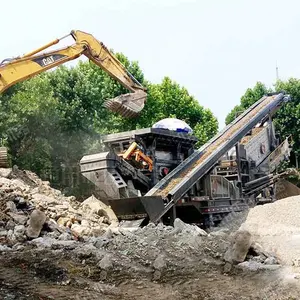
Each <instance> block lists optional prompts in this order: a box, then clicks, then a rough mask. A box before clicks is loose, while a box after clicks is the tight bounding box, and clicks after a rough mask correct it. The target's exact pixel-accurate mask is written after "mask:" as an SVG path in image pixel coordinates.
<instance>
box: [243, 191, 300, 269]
mask: <svg viewBox="0 0 300 300" xmlns="http://www.w3.org/2000/svg"><path fill="white" fill-rule="evenodd" d="M241 229H242V230H248V231H249V232H250V233H251V234H252V236H253V239H254V240H255V241H256V242H258V243H260V244H261V245H262V246H263V248H264V249H265V250H266V251H268V252H271V253H273V254H274V255H276V257H277V258H279V259H280V260H281V263H282V264H286V265H296V266H299V263H300V196H293V197H288V198H285V199H282V200H279V201H276V202H274V203H270V204H265V205H262V206H256V207H254V208H252V209H250V211H249V214H248V216H247V219H246V221H245V222H244V223H243V224H242V225H241Z"/></svg>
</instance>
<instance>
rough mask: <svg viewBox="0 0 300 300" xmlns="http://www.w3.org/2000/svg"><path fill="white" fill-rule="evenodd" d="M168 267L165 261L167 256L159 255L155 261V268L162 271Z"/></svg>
mask: <svg viewBox="0 0 300 300" xmlns="http://www.w3.org/2000/svg"><path fill="white" fill-rule="evenodd" d="M166 267H167V263H166V261H165V257H164V256H163V255H158V256H157V257H156V259H155V261H154V262H153V268H154V269H155V270H159V271H162V270H163V269H165V268H166Z"/></svg>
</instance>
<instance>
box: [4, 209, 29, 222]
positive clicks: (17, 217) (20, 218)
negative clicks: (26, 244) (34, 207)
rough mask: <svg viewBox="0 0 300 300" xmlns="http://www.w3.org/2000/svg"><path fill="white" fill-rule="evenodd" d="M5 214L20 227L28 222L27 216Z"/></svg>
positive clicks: (22, 214)
mask: <svg viewBox="0 0 300 300" xmlns="http://www.w3.org/2000/svg"><path fill="white" fill-rule="evenodd" d="M7 214H8V215H9V216H10V217H11V218H12V219H13V220H14V221H15V223H17V224H20V225H25V224H26V222H27V220H28V216H26V215H25V214H24V213H12V212H9V213H7Z"/></svg>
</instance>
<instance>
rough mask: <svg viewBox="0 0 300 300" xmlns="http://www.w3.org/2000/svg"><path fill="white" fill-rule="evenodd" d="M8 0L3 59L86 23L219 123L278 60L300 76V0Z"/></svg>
mask: <svg viewBox="0 0 300 300" xmlns="http://www.w3.org/2000/svg"><path fill="white" fill-rule="evenodd" d="M2 2H3V3H2V4H1V17H0V23H1V28H2V30H1V47H0V60H2V59H4V58H8V57H14V56H18V55H21V54H24V53H26V52H29V51H31V50H33V49H35V48H37V47H39V46H41V45H43V44H46V43H48V42H49V41H51V40H53V39H55V38H57V37H62V36H64V35H65V34H67V33H69V32H70V31H71V30H72V29H78V30H82V31H85V32H88V33H91V34H93V35H94V36H95V37H96V38H97V39H98V40H100V41H102V42H104V44H105V45H106V46H107V47H108V48H112V49H114V51H116V52H122V53H124V54H125V55H126V56H127V57H128V58H129V59H130V60H137V61H138V62H139V65H140V67H141V69H142V70H143V72H144V75H145V78H146V79H147V80H149V81H151V82H153V83H160V82H161V80H162V79H163V77H165V76H169V77H170V78H171V79H172V80H175V81H176V82H178V83H179V84H180V85H182V86H184V87H186V88H187V90H188V91H189V93H190V94H191V95H193V96H194V97H195V98H196V99H197V100H198V101H199V103H200V104H201V105H203V106H204V107H205V108H209V109H210V110H211V111H212V112H213V114H214V115H215V116H216V117H217V118H218V121H219V127H220V129H221V128H222V127H223V126H224V120H225V117H226V115H227V114H228V112H229V111H230V110H231V109H232V108H233V107H234V106H235V105H237V104H238V103H239V101H240V97H241V96H242V95H243V94H244V92H245V91H246V89H247V88H249V87H253V86H254V85H255V83H256V82H257V81H261V82H263V83H265V84H266V85H267V86H272V85H273V84H274V82H275V81H276V64H277V65H278V70H279V78H280V79H282V80H285V79H288V78H290V77H298V78H299V77H300V38H299V32H300V1H298V0H285V1H283V0H280V1H279V0H226V1H225V0H198V1H197V0H194V1H192V0H160V1H159V0H85V1H79V0H51V1H42V0H39V1H38V0H27V1H24V0H9V1H2ZM67 42H69V43H71V40H67V41H65V42H64V43H67ZM64 43H63V44H62V45H64Z"/></svg>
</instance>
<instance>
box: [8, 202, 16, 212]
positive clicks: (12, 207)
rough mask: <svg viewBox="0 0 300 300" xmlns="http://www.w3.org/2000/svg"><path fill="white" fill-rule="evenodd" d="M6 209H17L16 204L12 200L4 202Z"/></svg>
mask: <svg viewBox="0 0 300 300" xmlns="http://www.w3.org/2000/svg"><path fill="white" fill-rule="evenodd" d="M6 211H10V212H12V213H14V212H16V211H17V207H16V204H15V203H14V202H13V201H7V202H6Z"/></svg>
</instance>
